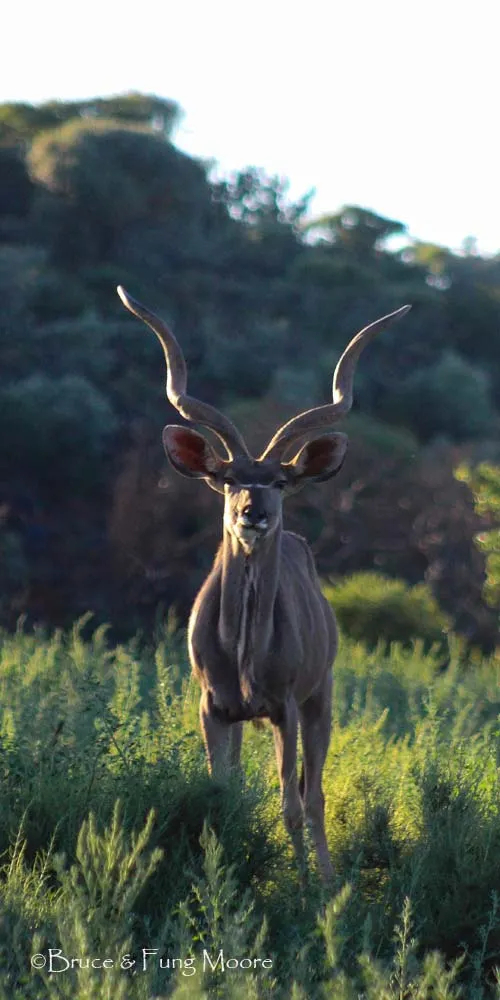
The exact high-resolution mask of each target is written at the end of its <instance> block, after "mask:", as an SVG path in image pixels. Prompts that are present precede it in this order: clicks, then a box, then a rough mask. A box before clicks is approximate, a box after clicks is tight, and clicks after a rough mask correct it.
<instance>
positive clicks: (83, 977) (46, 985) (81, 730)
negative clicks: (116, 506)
mask: <svg viewBox="0 0 500 1000" xmlns="http://www.w3.org/2000/svg"><path fill="white" fill-rule="evenodd" d="M84 629H85V630H87V631H88V620H82V621H81V622H80V623H79V625H77V626H76V627H75V628H74V629H73V630H72V632H71V633H68V634H62V633H58V634H57V635H54V636H53V637H52V638H51V639H47V638H46V637H45V636H44V635H43V634H42V633H39V634H38V635H35V636H30V635H27V634H23V632H22V631H18V632H17V634H16V635H14V636H9V635H8V634H6V633H3V634H2V635H1V652H0V657H1V662H0V694H1V698H0V705H1V706H2V707H1V709H0V743H1V756H0V760H1V779H2V780H1V783H0V806H1V809H0V850H1V851H2V859H3V860H2V869H1V872H0V957H1V960H0V997H1V998H2V1000H21V998H22V1000H38V998H41V997H43V998H44V1000H45V998H48V1000H56V998H68V1000H69V998H70V997H71V1000H94V998H95V997H110V998H111V997H113V998H123V1000H149V998H151V997H152V996H155V997H161V998H163V997H165V998H166V997H167V996H175V997H179V998H182V997H198V996H199V997H200V998H201V997H203V996H212V995H214V996H215V995H217V996H220V997H222V998H225V997H227V998H229V997H231V998H232V997H240V996H241V997H242V998H243V997H248V996H249V997H254V998H255V1000H257V998H259V1000H265V998H267V997H271V996H272V997H277V998H278V1000H285V997H289V996H293V997H295V998H298V997H306V996H307V997H308V998H312V1000H324V998H330V997H331V998H332V1000H342V998H344V1000H345V998H348V1000H355V998H357V997H358V996H359V995H362V996H364V997H366V998H367V1000H381V998H387V1000H400V998H401V997H402V996H404V997H405V1000H406V998H408V1000H424V998H428V1000H430V998H431V997H432V998H433V1000H450V998H452V997H453V998H454V1000H461V998H463V1000H465V998H466V997H467V998H468V1000H493V998H494V997H495V996H498V992H495V990H496V987H495V982H496V979H497V976H496V973H495V968H496V967H497V966H498V964H499V962H500V946H499V941H500V933H499V932H500V913H499V910H498V901H497V896H496V894H495V892H492V887H494V886H496V885H497V884H498V881H499V879H500V861H499V858H500V815H499V806H498V803H499V796H498V770H497V756H498V750H499V744H498V726H497V719H498V713H499V711H500V701H499V695H498V692H499V690H500V687H499V679H500V678H499V671H500V665H499V662H498V659H497V658H492V659H490V660H485V661H484V662H482V663H478V664H476V667H475V669H474V670H471V669H470V667H469V666H468V665H466V664H465V663H464V658H463V650H462V647H461V644H459V643H457V642H456V641H455V642H454V643H453V644H452V647H451V657H450V663H449V666H448V668H447V670H446V671H444V672H443V671H442V670H441V669H440V664H439V660H438V659H437V658H436V656H435V655H434V653H432V652H429V653H427V654H425V653H424V651H423V648H422V644H421V643H420V644H416V645H414V646H413V647H412V648H403V647H402V646H398V645H393V647H392V649H391V652H390V654H388V653H383V651H382V650H381V649H379V650H377V651H376V652H374V651H369V650H367V649H366V648H365V647H363V646H362V645H360V644H359V643H354V642H348V641H347V640H346V641H344V643H343V644H342V646H341V650H340V654H339V657H338V661H337V664H336V667H335V675H336V697H335V705H334V727H333V737H332V746H331V750H330V752H329V755H328V758H327V763H326V768H325V796H326V804H327V832H328V839H329V846H330V850H331V852H332V855H333V859H334V863H335V871H336V881H335V885H334V886H333V888H332V892H331V893H329V892H325V891H323V890H322V889H321V888H320V886H319V885H318V882H317V879H316V875H315V872H314V871H313V870H312V869H311V871H310V874H309V881H308V886H307V890H306V892H305V893H303V894H301V892H300V889H299V883H298V878H297V873H296V871H295V868H294V865H293V862H292V856H291V850H290V846H289V843H288V838H287V836H286V834H285V831H284V828H283V824H282V821H281V818H280V816H279V793H278V781H277V776H276V772H275V762H274V759H273V758H274V753H273V746H272V736H271V733H270V732H268V731H267V730H265V729H264V730H259V731H255V730H254V729H252V728H251V727H249V729H248V731H247V732H246V733H245V740H244V747H243V752H244V766H245V771H246V781H245V784H244V785H243V784H239V783H238V782H230V784H229V785H228V786H227V787H226V786H222V785H220V786H219V785H216V784H214V783H212V782H211V781H209V780H208V778H207V777H206V774H205V764H204V760H203V756H204V755H203V748H202V745H201V738H200V734H199V727H198V719H197V700H198V699H197V689H196V687H195V686H193V683H192V681H191V680H189V679H188V677H187V665H186V660H185V652H184V643H183V641H179V639H180V638H182V637H179V636H176V635H175V634H174V633H169V634H167V633H164V634H163V635H162V636H159V638H158V643H157V645H156V646H154V647H145V648H144V649H143V651H142V653H141V654H139V647H138V644H137V642H133V643H128V644H127V645H125V646H118V647H111V646H110V645H109V643H108V642H107V640H106V633H105V630H103V629H99V630H97V631H95V632H94V633H93V634H89V636H88V638H87V640H84V638H83V631H84ZM145 948H146V949H151V952H150V954H144V952H143V949H145ZM49 949H52V956H53V968H54V969H55V970H59V971H57V974H56V972H55V971H54V972H52V973H50V971H49V968H50V965H49V964H47V965H46V967H45V968H38V969H37V968H35V967H30V956H32V955H35V954H37V955H40V954H41V955H43V956H44V957H45V960H46V962H47V963H49ZM204 951H205V953H206V954H208V955H209V956H210V959H211V961H210V962H207V961H206V960H205V961H204V959H203V953H204ZM221 951H222V953H223V956H224V959H225V962H226V963H227V959H228V958H229V957H231V958H232V957H233V956H235V957H238V958H239V959H242V958H245V959H249V960H250V965H249V966H248V963H247V966H248V967H246V968H245V967H243V968H236V969H234V968H233V969H232V968H231V967H230V966H229V967H227V966H226V968H225V970H224V971H222V969H221V963H220V961H219V963H218V962H217V958H218V956H219V955H220V952H221ZM160 957H161V958H162V959H163V966H162V967H160V962H159V959H160ZM174 957H175V958H177V962H176V963H173V961H172V960H173V958H174ZM92 958H94V959H98V960H99V959H100V960H101V961H102V960H104V959H109V960H110V962H109V963H108V966H107V967H106V968H102V967H94V968H92V967H88V963H86V961H85V959H92ZM264 958H265V959H269V960H270V962H268V965H267V967H266V966H263V965H262V959H264ZM68 959H81V961H80V962H75V963H74V965H73V968H68V966H67V961H68ZM254 959H255V960H259V959H260V962H259V961H257V963H256V967H255V968H254V964H253V963H254ZM168 960H170V961H168ZM192 968H195V970H196V971H195V973H192V972H191V971H190V970H192Z"/></svg>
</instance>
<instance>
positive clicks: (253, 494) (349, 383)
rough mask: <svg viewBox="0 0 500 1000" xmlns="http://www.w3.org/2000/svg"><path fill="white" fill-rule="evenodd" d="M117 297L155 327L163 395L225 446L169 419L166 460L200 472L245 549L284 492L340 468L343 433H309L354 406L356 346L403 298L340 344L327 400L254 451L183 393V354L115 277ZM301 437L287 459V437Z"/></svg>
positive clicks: (270, 529) (274, 516)
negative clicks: (222, 501) (222, 452)
mask: <svg viewBox="0 0 500 1000" xmlns="http://www.w3.org/2000/svg"><path fill="white" fill-rule="evenodd" d="M118 294H119V296H120V298H121V300H122V302H123V304H124V305H125V306H126V307H127V309H129V310H130V312H132V313H134V315H135V316H137V317H138V318H139V319H141V320H143V322H144V323H146V324H147V325H148V326H149V327H151V329H152V330H153V331H154V333H156V336H157V337H158V339H159V341H160V343H161V345H162V347H163V350H164V353H165V359H166V362H167V385H166V389H167V396H168V399H169V400H170V402H171V403H172V405H173V406H174V407H175V408H176V410H177V411H178V412H179V413H180V414H181V416H183V417H184V418H185V419H186V420H188V421H189V422H190V423H194V424H198V425H199V426H200V427H203V428H205V429H207V428H208V429H210V430H211V431H213V433H214V434H215V435H216V436H217V437H218V438H219V440H220V441H221V443H222V444H223V446H224V448H225V450H226V453H227V454H226V457H225V458H223V457H222V456H221V455H220V454H219V453H218V452H217V451H216V450H215V448H214V447H213V446H212V444H211V443H209V442H208V441H207V440H206V438H205V437H203V436H202V435H201V434H199V433H198V432H197V431H195V430H192V429H191V428H190V427H181V426H179V425H177V424H168V425H167V426H166V427H165V428H164V430H163V445H164V448H165V451H166V453H167V456H168V458H169V459H170V462H171V463H172V465H173V466H174V468H175V469H177V471H178V472H180V473H181V474H182V475H183V476H189V477H190V478H192V479H204V480H205V482H206V483H207V484H208V486H210V487H211V489H213V490H216V491H217V492H218V493H222V494H223V495H224V498H225V507H224V526H225V528H226V530H227V531H228V532H229V533H230V535H231V536H232V537H233V539H234V540H235V541H236V543H237V544H239V545H241V547H242V549H243V551H244V552H245V554H249V553H250V552H252V551H253V550H254V548H255V547H256V546H258V545H259V544H260V543H262V541H263V540H264V539H266V538H269V537H270V536H271V535H272V534H274V532H275V531H276V529H277V528H278V526H280V525H281V520H282V505H283V498H284V497H285V496H287V495H289V494H290V493H294V492H296V491H297V490H299V489H300V488H301V487H302V486H304V485H305V483H307V482H324V481H325V480H327V479H330V478H331V476H334V475H336V473H337V472H338V471H339V469H340V467H341V465H342V462H343V461H344V457H345V454H346V451H347V436H346V435H345V434H341V433H339V432H334V433H329V434H324V433H323V434H322V435H321V436H320V437H313V435H314V434H316V433H317V432H318V431H320V432H321V431H322V432H324V431H326V430H329V429H330V428H331V425H332V424H333V423H335V421H337V420H338V419H339V418H340V417H343V416H344V415H345V414H346V413H348V412H349V410H350V409H351V406H352V390H353V380H354V371H355V368H356V363H357V360H358V358H359V356H360V354H361V351H362V350H363V348H364V347H365V346H366V344H367V343H368V342H369V341H370V340H372V339H373V337H374V336H375V335H376V334H377V333H378V332H379V330H381V329H382V328H383V327H385V326H387V325H388V324H389V323H392V322H393V321H394V320H396V319H399V318H400V317H401V316H404V315H405V313H407V312H408V310H409V309H410V308H411V306H403V307H402V308H401V309H397V310H396V312H393V313H389V315H388V316H383V317H382V318H381V319H378V320H376V322H375V323H371V324H370V326H367V327H365V328H364V329H363V330H361V331H360V333H358V334H357V335H356V336H355V337H354V338H353V339H352V340H351V342H350V344H349V345H348V347H347V348H346V350H345V351H344V353H343V355H342V357H341V359H340V361H339V363H338V365H337V367H336V369H335V374H334V376H333V402H332V403H329V404H327V405H326V406H317V407H314V408H313V409H311V410H305V411H304V412H303V413H300V414H298V416H296V417H293V418H292V419H291V420H289V421H288V422H287V423H286V424H283V426H282V427H280V428H279V430H277V431H276V434H275V435H274V437H273V438H272V439H271V441H270V442H269V444H268V445H267V447H266V448H265V450H264V451H263V452H262V454H261V455H260V456H259V458H253V457H252V456H251V455H250V453H249V451H248V448H247V446H246V444H245V442H244V440H243V438H242V436H241V434H240V433H239V431H238V430H237V428H236V427H235V426H234V424H233V423H232V422H231V420H229V419H228V417H225V416H224V414H222V413H220V412H219V410H216V409H215V408H214V407H213V406H210V405H209V404H208V403H202V402H201V400H198V399H194V398H193V397H192V396H188V395H187V393H186V387H187V371H186V363H185V361H184V356H183V354H182V351H181V349H180V347H179V344H178V343H177V340H176V338H175V337H174V334H173V333H172V331H171V330H170V329H169V328H168V326H167V325H166V324H165V323H164V322H163V320H161V319H160V318H159V317H158V316H156V315H155V314H154V313H152V312H150V310H149V309H146V307H145V306H143V305H141V304H140V303H139V302H137V301H136V300H135V299H133V298H132V297H131V296H130V295H128V294H127V292H126V291H125V289H123V288H122V287H121V286H120V285H119V286H118ZM304 439H307V443H305V444H303V447H302V448H300V449H299V451H297V453H296V454H295V455H294V456H293V457H292V458H288V460H287V461H285V456H286V454H287V453H288V452H289V450H290V448H291V446H292V445H293V444H297V442H299V441H300V440H304Z"/></svg>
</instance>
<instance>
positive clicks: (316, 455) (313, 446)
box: [304, 438, 334, 476]
mask: <svg viewBox="0 0 500 1000" xmlns="http://www.w3.org/2000/svg"><path fill="white" fill-rule="evenodd" d="M333 451H334V443H333V441H331V440H330V439H329V438H324V439H323V440H321V438H319V439H318V440H317V441H310V442H309V444H308V445H307V455H306V458H305V462H304V472H305V473H306V474H307V475H308V476H319V475H320V473H321V472H324V469H325V466H326V465H328V464H329V462H330V461H331V458H332V453H333Z"/></svg>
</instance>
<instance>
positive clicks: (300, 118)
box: [0, 0, 500, 252]
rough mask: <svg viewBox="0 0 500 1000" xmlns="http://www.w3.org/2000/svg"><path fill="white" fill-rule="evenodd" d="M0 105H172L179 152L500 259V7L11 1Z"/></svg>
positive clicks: (320, 0) (312, 0) (488, 2)
mask: <svg viewBox="0 0 500 1000" xmlns="http://www.w3.org/2000/svg"><path fill="white" fill-rule="evenodd" d="M2 28H3V32H2V33H3V47H2V65H1V67H0V102H3V101H29V102H33V103H37V102H39V101H44V100H48V99H54V98H59V99H60V100H70V99H82V98H86V97H96V96H100V97H102V96H108V95H110V94H117V93H123V92H125V91H129V90H138V91H142V92H145V93H155V94H158V95H159V96H161V97H169V98H173V99H174V100H176V101H177V102H178V103H179V104H180V105H181V107H182V108H183V110H184V119H183V123H182V126H181V128H180V129H179V131H178V133H177V136H176V141H177V144H178V145H179V146H180V147H181V148H182V149H184V150H186V151H187V152H189V153H191V154H193V155H197V156H202V157H207V158H208V157H213V158H215V159H216V160H217V161H218V162H219V164H220V167H221V169H222V170H224V171H229V170H234V169H238V168H242V167H244V166H247V165H250V164H253V165H255V166H259V167H263V168H264V169H265V170H266V171H268V172H269V173H278V174H280V175H284V176H287V177H288V178H289V179H290V182H291V194H292V196H294V197H295V196H296V197H298V196H300V195H301V194H303V193H305V191H307V190H309V189H310V188H311V187H315V188H316V192H317V193H316V196H315V199H314V201H313V204H312V208H313V212H314V214H320V213H323V212H327V211H335V210H336V209H338V208H339V207H340V206H341V205H343V204H358V205H361V206H363V207H365V208H370V209H372V210H374V211H376V212H378V213H379V214H381V215H386V216H389V217H390V218H394V219H399V220H400V221H402V222H404V223H406V224H407V225H408V230H409V233H410V235H411V236H415V237H417V238H419V239H423V240H429V241H431V242H436V243H443V244H445V245H447V246H451V247H453V248H459V247H460V245H461V243H462V240H463V239H464V238H465V237H467V236H475V237H476V238H477V240H478V247H479V249H480V251H483V252H496V251H498V250H500V208H499V198H498V188H499V183H500V182H499V170H498V168H499V149H500V134H499V126H498V121H499V112H498V98H499V76H498V73H499V63H498V39H499V33H500V5H499V4H498V0H474V2H473V3H471V2H468V3H465V2H464V3H460V2H457V0H417V2H415V0H307V3H304V2H302V3H299V2H296V3H295V4H293V3H291V2H290V0H252V2H250V0H246V2H242V0H239V2H238V0H174V2H172V0H163V2H162V3H159V2H157V0H141V2H135V3H130V4H129V5H125V4H124V3H118V2H117V0H99V2H97V0H85V3H84V4H83V5H82V4H80V5H77V6H75V5H68V3H67V2H66V0H44V2H42V3H35V2H32V3H28V5H26V4H23V3H17V4H13V3H10V4H8V7H7V9H6V11H5V12H4V13H3V15H2Z"/></svg>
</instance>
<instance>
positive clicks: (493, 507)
mask: <svg viewBox="0 0 500 1000" xmlns="http://www.w3.org/2000/svg"><path fill="white" fill-rule="evenodd" d="M456 476H457V479H459V480H461V481H462V482H465V483H467V485H468V486H469V488H470V489H471V490H472V492H473V494H474V498H475V503H476V509H477V511H478V513H479V514H480V515H481V516H483V517H486V518H487V521H488V523H489V528H488V530H484V531H482V532H481V533H480V534H479V535H477V542H478V545H479V547H480V549H481V551H483V552H484V553H485V554H486V582H485V586H484V592H485V597H486V600H487V601H488V603H489V604H491V605H492V607H496V608H498V606H499V605H500V526H499V525H500V468H499V467H498V466H496V465H491V464H489V463H487V462H482V463H481V464H480V465H478V466H476V468H474V469H471V468H469V467H468V466H466V465H460V466H459V468H458V469H457V470H456Z"/></svg>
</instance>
